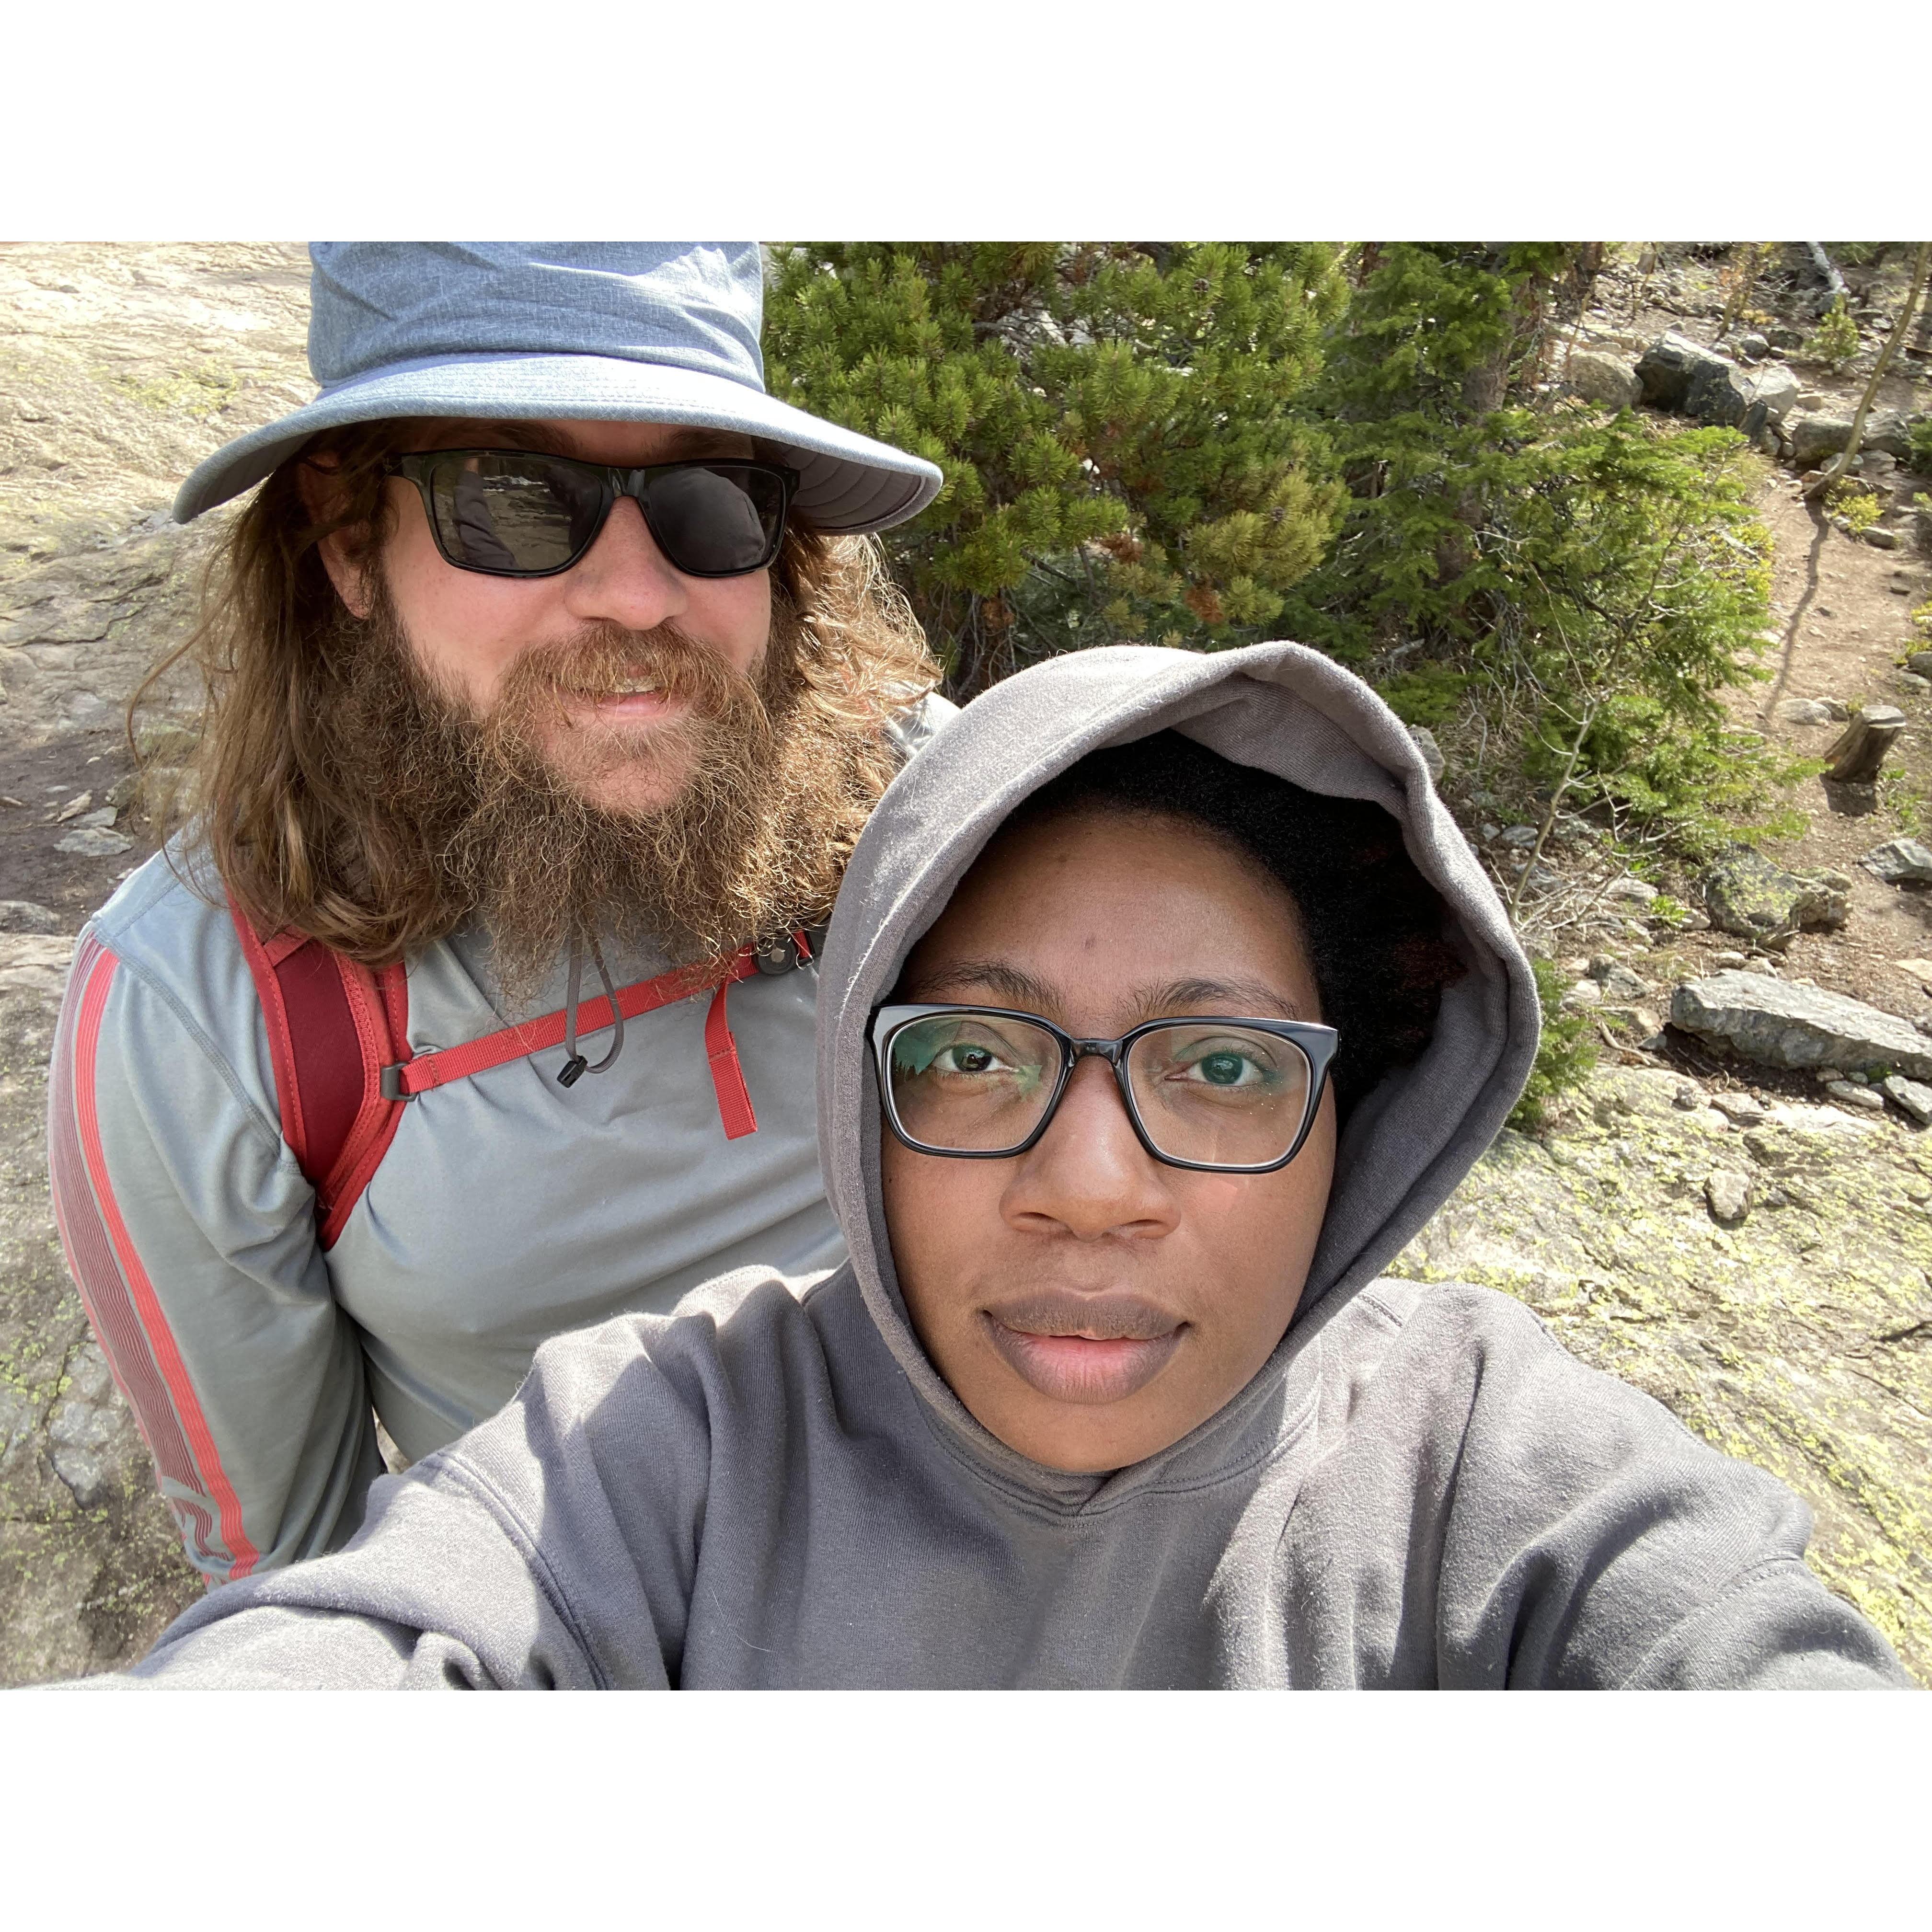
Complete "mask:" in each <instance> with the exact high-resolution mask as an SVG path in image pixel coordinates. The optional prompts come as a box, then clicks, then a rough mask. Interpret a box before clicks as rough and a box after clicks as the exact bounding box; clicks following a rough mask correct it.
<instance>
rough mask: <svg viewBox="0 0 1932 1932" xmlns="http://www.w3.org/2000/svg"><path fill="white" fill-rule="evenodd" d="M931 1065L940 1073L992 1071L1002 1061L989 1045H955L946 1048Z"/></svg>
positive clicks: (999, 1068) (998, 1068) (996, 1069)
mask: <svg viewBox="0 0 1932 1932" xmlns="http://www.w3.org/2000/svg"><path fill="white" fill-rule="evenodd" d="M933 1065H934V1066H935V1067H937V1068H938V1070H939V1071H940V1072H941V1073H998V1071H1000V1070H1001V1067H1002V1066H1003V1065H1004V1063H1003V1062H1002V1061H1001V1059H1000V1058H999V1056H998V1055H997V1054H995V1052H993V1051H992V1049H991V1048H990V1047H985V1046H949V1047H947V1048H946V1049H944V1051H943V1052H941V1054H940V1055H938V1058H936V1059H935V1061H934V1062H933Z"/></svg>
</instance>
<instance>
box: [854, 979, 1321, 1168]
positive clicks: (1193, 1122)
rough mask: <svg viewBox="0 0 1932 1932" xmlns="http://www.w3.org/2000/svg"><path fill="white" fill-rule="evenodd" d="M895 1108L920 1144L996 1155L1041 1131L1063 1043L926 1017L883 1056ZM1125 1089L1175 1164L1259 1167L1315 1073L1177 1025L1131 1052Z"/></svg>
mask: <svg viewBox="0 0 1932 1932" xmlns="http://www.w3.org/2000/svg"><path fill="white" fill-rule="evenodd" d="M887 1055H888V1058H889V1065H890V1082H891V1092H892V1109H893V1112H895V1115H897V1116H898V1124H899V1125H900V1127H901V1128H902V1129H903V1130H904V1132H905V1133H906V1134H907V1136H908V1137H909V1138H910V1139H912V1140H913V1141H916V1142H919V1144H920V1145H922V1146H925V1147H929V1148H941V1149H946V1150H950V1151H954V1152H957V1153H962V1154H965V1153H972V1154H997V1153H1001V1152H1004V1151H1007V1150H1009V1149H1012V1148H1018V1147H1019V1146H1020V1145H1022V1144H1023V1143H1024V1142H1025V1140H1026V1139H1027V1138H1028V1136H1029V1135H1031V1133H1033V1131H1034V1129H1035V1128H1036V1127H1038V1126H1039V1125H1040V1121H1041V1120H1042V1118H1043V1117H1044V1115H1045V1114H1046V1110H1047V1108H1048V1106H1049V1105H1050V1104H1051V1103H1052V1099H1053V1093H1054V1088H1055V1085H1056V1083H1057V1082H1058V1079H1059V1077H1060V1066H1061V1048H1060V1043H1059V1041H1058V1040H1056V1039H1055V1037H1054V1036H1053V1035H1052V1034H1050V1033H1049V1032H1047V1031H1046V1029H1045V1028H1042V1027H1038V1026H1034V1025H1031V1024H1030V1023H1029V1022H1026V1021H1025V1020H1019V1019H1010V1018H1007V1017H1006V1016H1003V1015H998V1014H993V1013H972V1012H967V1013H944V1014H935V1015H932V1016H929V1017H928V1018H926V1019H919V1020H913V1021H910V1022H907V1024H906V1025H904V1026H901V1027H900V1028H898V1029H896V1030H895V1031H894V1032H893V1034H892V1036H891V1038H890V1040H889V1043H888V1046H887ZM1127 1084H1128V1086H1129V1088H1130V1090H1131V1091H1132V1093H1133V1098H1134V1106H1135V1109H1136V1112H1138V1113H1139V1115H1140V1120H1141V1124H1142V1127H1143V1128H1145V1130H1146V1133H1147V1136H1148V1139H1149V1140H1151V1142H1153V1143H1154V1145H1155V1146H1156V1147H1157V1148H1159V1149H1160V1151H1161V1152H1162V1153H1163V1154H1166V1155H1169V1157H1172V1159H1174V1160H1187V1161H1199V1162H1201V1163H1204V1164H1207V1165H1210V1166H1226V1167H1265V1166H1267V1165H1268V1163H1270V1162H1271V1161H1277V1160H1280V1159H1281V1158H1282V1157H1283V1155H1284V1154H1286V1153H1287V1152H1288V1151H1289V1148H1291V1147H1292V1146H1293V1145H1295V1138H1296V1136H1298V1134H1299V1133H1301V1129H1302V1124H1303V1121H1304V1117H1305V1115H1306V1114H1307V1106H1308V1100H1309V1095H1310V1091H1311V1089H1312V1088H1313V1084H1314V1079H1313V1069H1312V1068H1311V1067H1310V1064H1309V1061H1308V1059H1307V1055H1305V1054H1304V1052H1302V1050H1301V1048H1300V1047H1298V1046H1296V1045H1295V1043H1294V1042H1293V1041H1292V1040H1286V1039H1283V1038H1282V1037H1280V1035H1278V1034H1270V1033H1262V1032H1259V1031H1254V1030H1253V1029H1250V1028H1245V1027H1238V1026H1228V1025H1221V1024H1219V1023H1216V1022H1201V1021H1187V1020H1177V1021H1175V1022H1172V1024H1171V1025H1163V1026H1161V1027H1158V1028H1154V1029H1153V1030H1152V1031H1149V1032H1148V1033H1145V1034H1142V1036H1141V1037H1140V1038H1139V1040H1136V1041H1135V1043H1133V1046H1132V1047H1130V1049H1128V1052H1127Z"/></svg>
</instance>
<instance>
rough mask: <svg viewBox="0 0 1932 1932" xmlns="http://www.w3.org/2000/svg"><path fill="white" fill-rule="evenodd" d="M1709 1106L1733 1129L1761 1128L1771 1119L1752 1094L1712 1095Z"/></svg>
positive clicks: (1762, 1105)
mask: <svg viewBox="0 0 1932 1932" xmlns="http://www.w3.org/2000/svg"><path fill="white" fill-rule="evenodd" d="M1711 1105H1712V1106H1714V1107H1715V1108H1716V1109H1717V1110H1718V1112H1719V1113H1721V1114H1722V1115H1724V1118H1725V1119H1726V1120H1727V1121H1730V1124H1731V1125H1732V1126H1733V1127H1763V1125H1764V1124H1765V1122H1766V1121H1768V1120H1769V1119H1770V1118H1771V1114H1770V1112H1769V1109H1767V1108H1766V1106H1765V1104H1764V1103H1763V1101H1762V1100H1759V1099H1758V1098H1757V1096H1756V1095H1755V1094H1712V1096H1711Z"/></svg>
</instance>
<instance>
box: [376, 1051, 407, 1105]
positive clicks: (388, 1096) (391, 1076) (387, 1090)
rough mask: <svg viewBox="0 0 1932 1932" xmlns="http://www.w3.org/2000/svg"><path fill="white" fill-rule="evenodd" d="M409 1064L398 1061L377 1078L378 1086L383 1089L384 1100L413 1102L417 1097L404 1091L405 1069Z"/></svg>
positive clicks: (404, 1061)
mask: <svg viewBox="0 0 1932 1932" xmlns="http://www.w3.org/2000/svg"><path fill="white" fill-rule="evenodd" d="M408 1064H409V1062H408V1061H406V1060H401V1061H398V1062H397V1063H396V1064H395V1066H393V1067H384V1068H383V1070H382V1072H381V1073H380V1074H379V1075H378V1076H377V1086H378V1087H379V1088H380V1089H381V1091H382V1095H383V1099H384V1100H414V1099H415V1098H416V1096H415V1095H414V1094H410V1093H407V1092H405V1091H404V1088H403V1069H404V1067H407V1065H408Z"/></svg>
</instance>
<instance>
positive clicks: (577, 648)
mask: <svg viewBox="0 0 1932 1932" xmlns="http://www.w3.org/2000/svg"><path fill="white" fill-rule="evenodd" d="M762 668H763V659H762V658H761V659H760V663H759V664H758V665H757V666H754V673H755V672H756V671H757V670H762ZM631 682H649V683H651V684H653V685H655V686H656V687H657V688H658V690H660V691H662V692H663V693H664V695H665V696H666V697H673V698H682V699H683V700H686V701H687V702H688V703H689V704H690V705H691V708H692V709H694V710H695V711H697V712H700V713H701V714H703V715H706V716H709V717H719V716H722V715H725V714H726V713H727V712H729V711H730V709H732V707H733V705H734V704H741V703H744V702H745V701H746V700H748V699H750V698H752V697H755V696H756V695H757V694H758V688H757V685H756V683H755V682H754V680H753V679H752V678H751V677H747V676H745V675H744V674H743V673H741V672H739V671H738V670H735V669H733V667H732V666H731V665H730V664H727V663H726V662H725V661H724V658H722V657H721V656H720V655H719V654H718V652H716V651H715V650H712V649H709V647H708V646H705V645H703V644H700V643H697V642H695V641H694V640H692V639H691V638H690V637H686V636H685V634H684V633H683V632H682V631H680V630H679V629H678V628H677V627H676V625H674V624H655V625H652V626H651V628H649V629H648V630H643V631H633V630H630V629H628V628H625V626H624V625H621V624H615V623H601V624H598V625H595V626H594V627H593V628H591V629H590V630H589V631H585V632H584V633H583V634H582V635H580V636H579V637H573V638H571V639H569V640H566V641H562V642H559V643H542V644H532V645H530V646H529V647H528V648H527V649H525V650H524V651H523V652H521V653H520V655H518V656H517V658H516V660H515V661H514V662H513V663H512V664H511V665H510V667H509V668H508V670H505V673H503V679H502V685H500V687H499V691H498V694H497V697H496V703H495V704H494V705H493V706H492V711H493V715H494V716H495V717H496V718H498V719H499V720H501V719H503V718H528V717H529V716H530V715H532V714H533V713H535V712H541V711H547V710H554V709H558V708H559V707H560V706H562V703H564V702H565V700H568V699H570V698H573V697H601V696H603V695H604V694H606V693H607V692H609V691H610V690H612V689H613V688H615V687H616V686H617V685H622V684H626V683H631Z"/></svg>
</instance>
